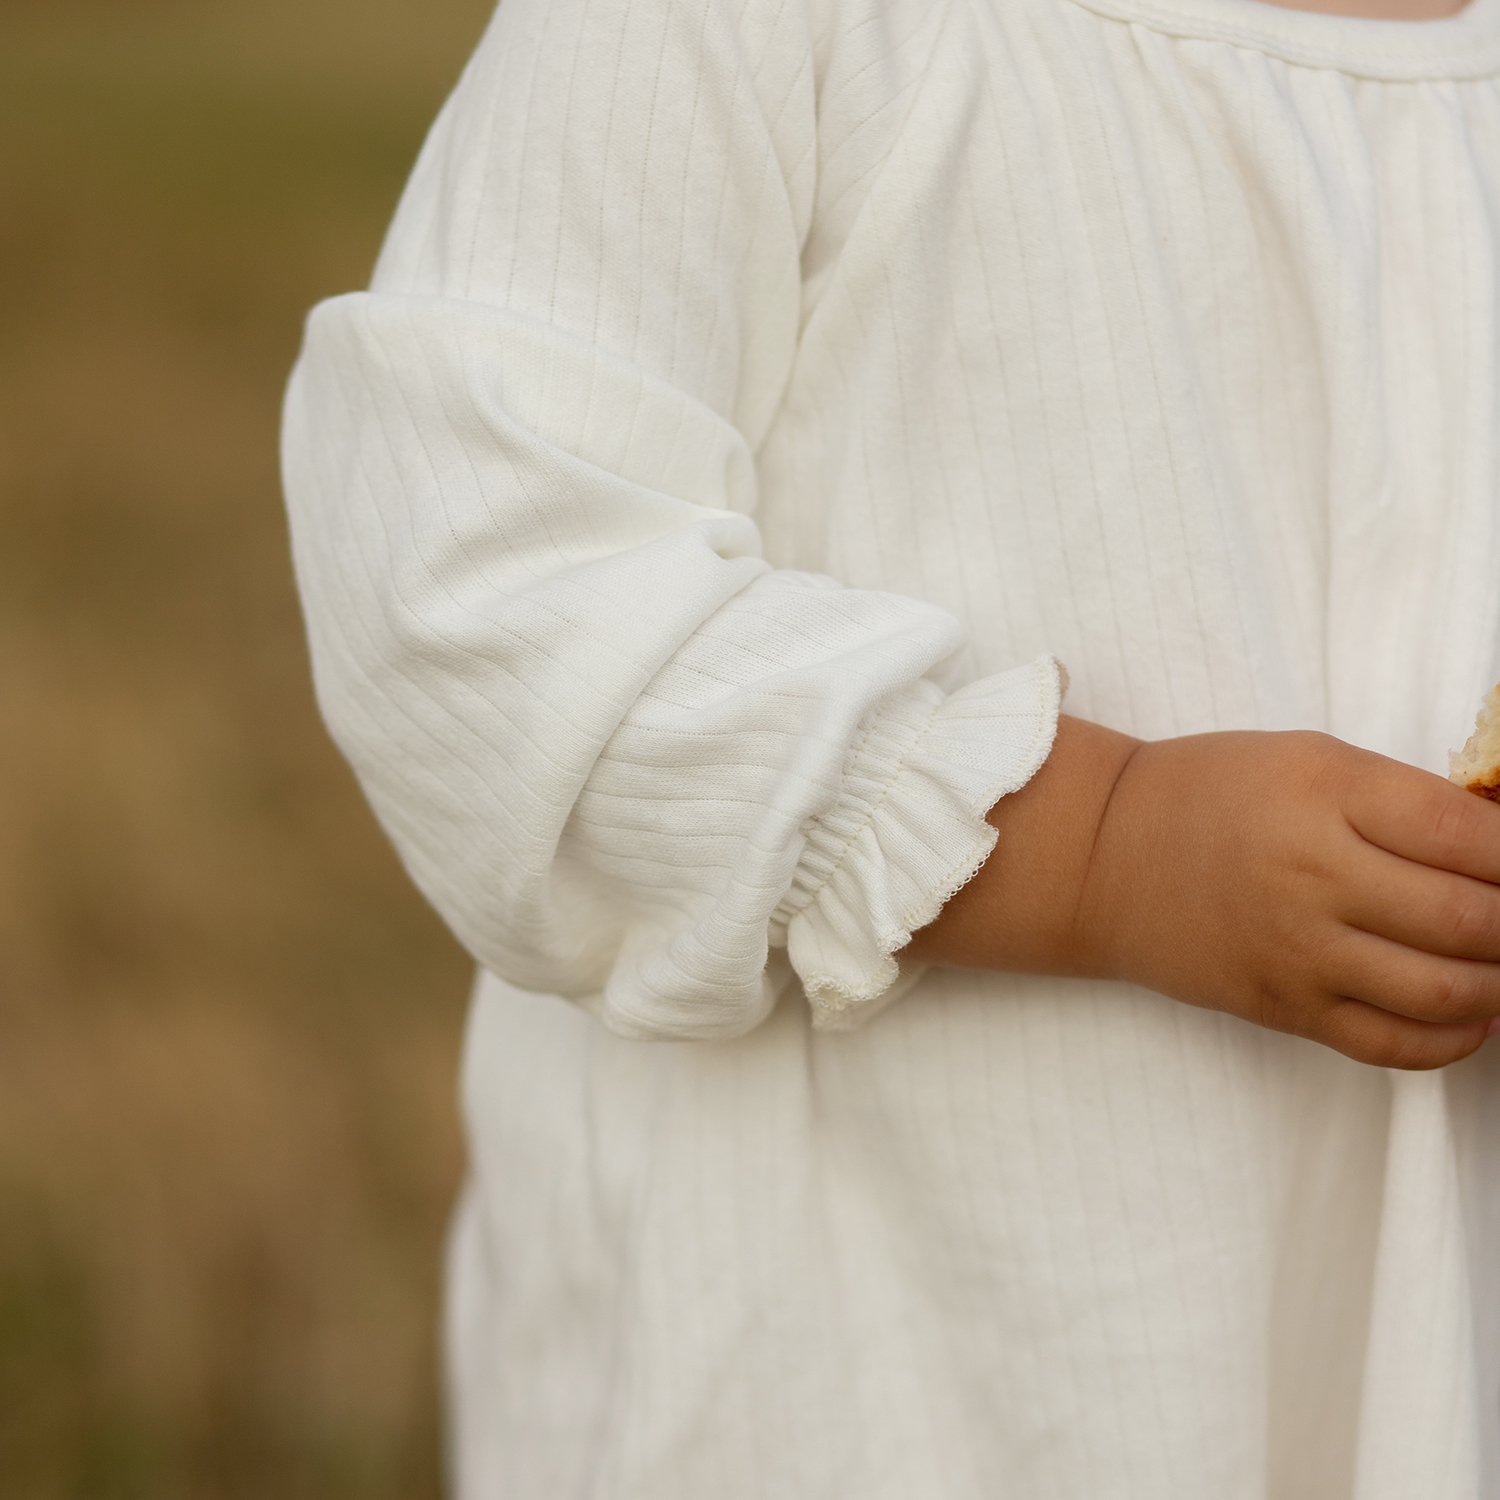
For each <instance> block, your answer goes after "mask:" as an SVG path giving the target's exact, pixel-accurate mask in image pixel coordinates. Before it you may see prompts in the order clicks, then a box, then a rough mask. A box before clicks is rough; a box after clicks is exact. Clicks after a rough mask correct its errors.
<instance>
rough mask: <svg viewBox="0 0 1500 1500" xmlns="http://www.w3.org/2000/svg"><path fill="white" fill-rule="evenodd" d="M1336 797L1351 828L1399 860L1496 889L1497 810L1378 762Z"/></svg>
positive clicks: (1499, 856) (1369, 760)
mask: <svg viewBox="0 0 1500 1500" xmlns="http://www.w3.org/2000/svg"><path fill="white" fill-rule="evenodd" d="M1360 759H1361V764H1360V771H1361V774H1359V775H1355V776H1351V777H1350V778H1349V781H1348V784H1347V785H1346V786H1345V787H1344V788H1343V789H1342V791H1341V794H1340V804H1341V806H1342V807H1343V809H1344V815H1345V817H1346V818H1348V820H1349V823H1350V825H1351V826H1352V827H1353V828H1354V830H1355V831H1356V832H1357V833H1358V834H1359V835H1360V836H1361V837H1362V838H1364V839H1367V840H1368V841H1369V842H1370V843H1372V844H1375V845H1377V846H1378V847H1379V848H1381V849H1388V850H1389V851H1390V852H1391V853H1392V854H1399V855H1400V856H1401V857H1402V858H1403V859H1412V860H1416V861H1417V862H1418V863H1419V864H1424V865H1431V866H1433V867H1434V868H1435V869H1439V870H1455V871H1457V872H1458V873H1459V874H1461V875H1469V876H1472V877H1473V878H1474V879H1475V880H1485V881H1489V882H1491V883H1500V804H1497V803H1494V802H1490V801H1488V800H1487V799H1485V798H1484V797H1476V796H1475V795H1474V794H1473V793H1472V792H1466V791H1464V789H1463V788H1462V787H1459V786H1454V785H1453V783H1452V782H1451V781H1444V780H1443V779H1442V777H1440V776H1433V775H1430V774H1429V773H1428V772H1426V771H1418V770H1415V769H1414V768H1413V767H1411V766H1403V765H1401V764H1400V763H1399V762H1398V761H1393V760H1385V759H1383V758H1381V757H1379V756H1369V757H1361V758H1360Z"/></svg>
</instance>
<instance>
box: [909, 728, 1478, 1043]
mask: <svg viewBox="0 0 1500 1500" xmlns="http://www.w3.org/2000/svg"><path fill="white" fill-rule="evenodd" d="M989 821H990V822H991V823H992V824H993V825H994V827H995V828H996V830H997V832H998V835H999V837H998V841H997V843H996V845H995V850H994V852H993V854H991V856H990V858H989V860H988V861H987V862H986V864H985V865H984V867H983V869H981V870H980V872H979V873H978V875H976V876H975V878H974V879H973V880H972V881H971V882H970V883H969V884H968V885H967V886H965V887H964V888H963V889H962V890H961V891H959V892H958V894H957V895H955V896H954V897H953V899H952V900H951V901H949V903H948V904H947V906H946V907H944V909H943V911H942V912H941V913H940V914H939V916H938V918H937V920H936V921H934V922H933V923H932V924H931V925H930V926H928V927H926V928H924V929H923V930H922V931H921V932H919V933H917V934H915V936H914V937H913V939H912V942H911V945H910V948H909V950H908V952H909V954H910V956H911V957H912V958H914V959H916V960H918V961H920V962H925V963H939V964H955V965H960V966H963V967H972V968H986V969H1000V970H1008V971H1012V972H1021V973H1035V974H1066V975H1075V976H1080V977H1096V978H1116V979H1125V980H1130V981H1132V982H1134V983H1137V984H1141V985H1144V986H1146V987H1148V988H1151V989H1155V990H1158V991H1159V992H1161V993H1162V994H1165V995H1169V996H1172V997H1174V998H1176V999H1179V1000H1184V1001H1187V1002H1189V1003H1191V1004H1194V1005H1202V1006H1206V1007H1209V1008H1211V1009H1216V1010H1224V1011H1228V1012H1230V1013H1231V1014H1233V1015H1238V1016H1240V1017H1242V1018H1244V1019H1245V1020H1249V1021H1254V1022H1257V1023H1258V1024H1260V1025H1264V1026H1270V1027H1273V1028H1275V1029H1277V1030H1282V1031H1289V1032H1293V1033H1295V1034H1297V1035H1301V1036H1307V1037H1311V1038H1313V1039H1315V1040H1317V1041H1320V1042H1324V1043H1326V1044H1327V1045H1329V1046H1331V1047H1335V1048H1337V1049H1338V1050H1339V1051H1342V1052H1345V1053H1347V1054H1348V1055H1349V1056H1351V1057H1355V1058H1358V1059H1359V1060H1361V1061H1364V1062H1370V1063H1379V1064H1383V1065H1385V1066H1390V1067H1436V1066H1441V1065H1442V1064H1444V1063H1448V1062H1453V1061H1455V1060H1456V1059H1457V1058H1459V1057H1462V1056H1465V1055H1466V1054H1467V1053H1469V1052H1472V1051H1473V1050H1474V1049H1475V1048H1476V1047H1478V1046H1479V1045H1480V1043H1481V1042H1482V1041H1483V1040H1484V1038H1485V1036H1486V1035H1487V1034H1488V1032H1489V1029H1490V1025H1491V1021H1492V1018H1494V1017H1497V1016H1500V884H1497V883H1500V806H1497V805H1496V804H1494V803H1491V802H1486V801H1484V800H1482V799H1481V798H1478V797H1472V796H1469V795H1468V794H1467V793H1465V792H1463V791H1461V790H1460V789H1459V788H1457V787H1454V786H1451V785H1450V784H1449V783H1447V782H1446V781H1444V780H1442V779H1441V778H1440V777H1436V776H1432V775H1429V774H1428V773H1427V772H1425V771H1418V770H1415V769H1413V768H1412V767H1410V766H1404V765H1401V764H1399V763H1397V762H1395V761H1391V760H1387V759H1386V758H1385V757H1383V756H1379V755H1374V754H1371V753H1370V752H1368V751H1363V750H1357V749H1355V748H1353V747H1352V746H1349V745H1346V744H1343V743H1342V742H1341V741H1339V740H1335V739H1332V738H1330V737H1329V736H1327V735H1321V734H1311V733H1281V734H1257V733H1238V734H1206V735H1194V736H1190V737H1187V738H1184V739H1175V740H1158V741H1140V740H1135V739H1131V738H1130V737H1129V736H1128V735H1122V734H1117V733H1115V732H1113V731H1112V730H1107V729H1103V728H1101V727H1099V726H1098V725H1094V724H1089V723H1086V722H1085V721H1083V720H1079V719H1071V718H1068V717H1066V716H1065V717H1064V718H1063V719H1062V720H1061V721H1060V722H1059V727H1058V735H1057V742H1056V745H1055V747H1054V749H1053V752H1052V754H1051V755H1050V756H1049V757H1048V760H1047V762H1046V764H1045V765H1044V766H1043V767H1042V769H1041V770H1040V771H1039V772H1038V773H1037V775H1036V776H1035V777H1034V778H1033V779H1032V781H1031V782H1030V783H1028V784H1027V785H1026V786H1025V787H1023V788H1022V789H1021V790H1020V791H1019V792H1016V793H1013V794H1012V795H1011V796H1008V797H1005V798H1003V799H1002V800H1001V801H1000V802H999V803H998V804H997V805H996V807H995V808H994V809H992V811H991V813H990V815H989ZM1495 1024H1496V1025H1497V1026H1500V1022H1496V1023H1495Z"/></svg>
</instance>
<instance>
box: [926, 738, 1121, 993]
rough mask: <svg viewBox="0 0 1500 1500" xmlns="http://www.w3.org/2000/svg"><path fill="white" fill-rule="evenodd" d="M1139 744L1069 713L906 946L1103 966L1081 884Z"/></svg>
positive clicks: (967, 961) (1010, 961) (945, 955)
mask: <svg viewBox="0 0 1500 1500" xmlns="http://www.w3.org/2000/svg"><path fill="white" fill-rule="evenodd" d="M1140 744H1141V741H1140V740H1137V739H1133V738H1131V736H1129V735H1127V734H1120V733H1118V732H1117V731H1115V730H1113V729H1105V728H1103V727H1102V726H1101V725H1098V724H1091V723H1089V722H1088V721H1087V720H1086V719H1075V718H1073V717H1071V716H1070V715H1068V714H1063V715H1062V716H1061V717H1060V718H1059V719H1058V722H1057V739H1056V740H1055V742H1054V743H1053V746H1052V753H1051V754H1050V755H1049V756H1048V757H1047V759H1046V761H1045V762H1044V763H1043V765H1042V767H1041V769H1040V770H1039V771H1038V772H1037V773H1036V775H1035V776H1034V777H1033V778H1032V779H1031V781H1030V782H1028V783H1027V785H1026V786H1025V787H1023V788H1022V789H1021V790H1020V791H1019V792H1015V793H1012V795H1010V796H1009V797H1002V798H1001V800H1000V801H999V802H997V803H996V804H995V806H994V807H993V808H992V809H991V810H990V813H989V817H988V821H989V823H990V824H991V826H992V827H994V828H995V830H996V831H997V833H998V835H999V836H998V838H997V840H996V843H995V849H994V853H993V854H991V856H990V858H989V859H988V861H986V863H985V865H984V867H983V869H981V870H980V871H979V873H978V874H977V875H976V876H975V877H974V878H973V880H971V881H970V882H969V883H968V884H967V885H966V886H964V887H963V888H962V889H961V890H960V891H959V892H958V893H957V894H956V895H955V896H954V897H953V898H952V899H951V900H950V901H949V902H948V904H947V905H946V906H945V907H944V908H943V910H942V912H941V913H940V914H939V916H938V918H937V920H936V921H935V922H933V923H932V924H931V925H930V926H928V927H924V928H923V929H922V930H921V931H920V932H918V933H915V934H914V935H913V937H912V940H911V945H910V947H909V948H908V950H907V952H908V954H909V955H910V956H911V957H912V958H914V959H916V960H918V961H919V962H922V963H940V964H954V965H957V966H959V967H962V968H974V969H1001V970H1006V971H1009V972H1012V973H1022V974H1073V975H1093V976H1096V977H1102V976H1103V975H1105V974H1106V973H1107V972H1108V965H1107V961H1106V959H1105V957H1104V955H1103V954H1102V953H1100V952H1098V951H1096V949H1097V941H1096V939H1095V937H1094V933H1093V927H1094V923H1093V922H1092V921H1091V920H1090V917H1091V914H1090V913H1089V912H1088V911H1087V910H1086V909H1085V893H1086V888H1087V886H1088V876H1089V870H1090V867H1091V865H1092V863H1093V856H1094V854H1095V850H1096V844H1097V840H1098V835H1099V832H1100V829H1101V826H1102V824H1103V821H1104V814H1105V810H1106V809H1107V807H1108V806H1109V803H1110V799H1111V797H1112V795H1113V793H1114V791H1115V789H1116V787H1117V785H1118V783H1119V780H1120V777H1121V774H1122V773H1123V772H1124V770H1125V767H1126V766H1127V765H1128V764H1129V762H1130V760H1131V758H1132V756H1133V755H1134V753H1135V751H1136V749H1137V747H1138V746H1139V745H1140Z"/></svg>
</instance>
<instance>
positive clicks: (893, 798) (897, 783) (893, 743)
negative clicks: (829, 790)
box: [770, 656, 1067, 1030]
mask: <svg viewBox="0 0 1500 1500" xmlns="http://www.w3.org/2000/svg"><path fill="white" fill-rule="evenodd" d="M1066 691H1067V673H1066V672H1065V671H1064V669H1063V667H1062V664H1061V663H1060V662H1058V661H1057V660H1056V659H1055V658H1053V657H1051V656H1041V657H1038V658H1037V659H1036V660H1035V661H1034V662H1032V663H1030V664H1029V665H1028V666H1024V667H1017V668H1015V669H1014V670H1013V671H1010V672H1002V673H1000V674H999V675H998V676H996V677H986V678H984V679H983V680H982V681H979V682H976V683H973V684H971V685H970V686H969V687H966V688H964V689H962V690H961V691H960V692H957V693H952V694H949V695H948V696H946V697H945V696H944V694H943V692H942V690H941V689H940V688H938V687H937V686H936V685H935V684H933V683H931V682H928V681H926V680H923V681H922V682H919V683H917V684H916V685H915V686H913V687H911V688H908V689H906V690H905V691H903V692H901V693H899V694H898V695H897V696H896V697H894V698H892V699H889V700H888V701H887V702H885V703H884V704H882V705H881V706H880V708H878V709H876V710H875V712H874V713H872V714H870V715H869V716H868V718H866V720H865V722H864V724H863V725H862V726H861V732H860V735H859V737H858V739H856V741H855V743H854V746H853V748H852V749H851V750H850V752H849V758H848V760H847V761H846V763H845V767H844V779H843V784H842V787H841V789H840V792H839V797H838V801H837V802H835V804H834V805H833V807H832V808H830V809H829V811H828V812H826V813H825V814H824V815H823V816H822V817H821V818H819V819H818V821H817V822H816V823H814V824H813V825H812V826H811V828H809V830H808V835H807V844H806V847H805V848H804V849H803V851H802V858H801V860H800V861H799V862H798V865H797V871H796V874H795V876H794V877H793V880H792V887H791V889H790V890H789V891H788V892H787V894H786V897H785V898H784V899H783V900H782V902H781V904H780V905H779V906H778V907H777V908H776V911H775V913H774V914H773V916H772V918H771V930H770V938H771V943H772V945H773V946H774V947H780V946H782V945H783V944H785V946H786V949H787V955H788V957H789V958H790V960H791V963H792V967H793V968H794V969H795V970H796V971H797V974H798V976H799V977H800V978H801V980H802V988H803V990H804V991H805V992H806V994H807V999H808V1003H809V1004H810V1005H811V1007H812V1013H813V1025H814V1026H816V1027H818V1028H819V1029H821V1030H847V1029H849V1028H850V1027H853V1026H857V1025H859V1024H860V1023H861V1022H863V1021H865V1020H866V1019H868V1017H870V1016H872V1015H873V1014H874V1013H875V1012H876V1011H877V1010H880V1009H881V1008H883V1007H884V1006H885V1005H888V1004H890V1002H891V1001H892V1000H895V999H896V998H897V997H898V996H899V995H901V994H902V993H904V992H905V991H906V990H907V989H908V988H910V985H911V983H912V982H913V981H914V980H915V979H916V977H917V975H918V973H920V970H910V969H909V970H908V972H907V973H906V974H903V973H902V971H901V969H900V966H899V965H898V964H897V962H896V959H895V957H894V955H895V954H896V953H897V952H898V951H899V950H900V949H901V948H903V947H905V946H906V944H907V943H908V942H910V940H911V935H912V933H913V932H915V931H917V929H918V928H921V927H925V926H926V925H927V924H928V923H929V922H931V921H932V920H933V918H934V917H936V916H937V914H938V912H939V911H940V910H941V909H942V907H943V904H944V903H945V902H946V901H947V900H948V898H949V897H950V896H951V895H952V894H953V893H954V892H955V891H956V890H958V888H959V887H960V886H962V885H964V884H965V883H966V882H967V881H969V880H970V879H971V878H972V877H973V876H974V875H975V874H976V873H977V872H978V870H979V867H980V866H981V865H982V864H983V863H984V862H985V860H986V859H987V858H988V857H989V853H990V850H991V849H993V848H994V846H995V838H996V834H995V830H994V829H993V828H991V827H990V825H989V824H988V823H986V822H985V820H984V815H985V814H986V813H987V812H988V811H989V810H990V808H992V807H993V806H994V805H995V803H996V802H998V801H999V800H1000V798H1001V797H1003V796H1005V795H1006V794H1007V793H1010V792H1014V791H1018V790H1019V789H1020V788H1021V787H1023V786H1025V785H1026V783H1027V782H1028V781H1030V780H1031V778H1032V776H1033V775H1035V773H1036V770H1037V767H1038V766H1040V765H1041V763H1042V762H1043V761H1044V760H1045V759H1046V758H1047V755H1048V752H1049V751H1050V750H1051V749H1052V741H1053V738H1054V736H1055V735H1056V733H1057V714H1058V709H1059V708H1060V706H1061V704H1062V696H1063V693H1064V692H1066Z"/></svg>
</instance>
